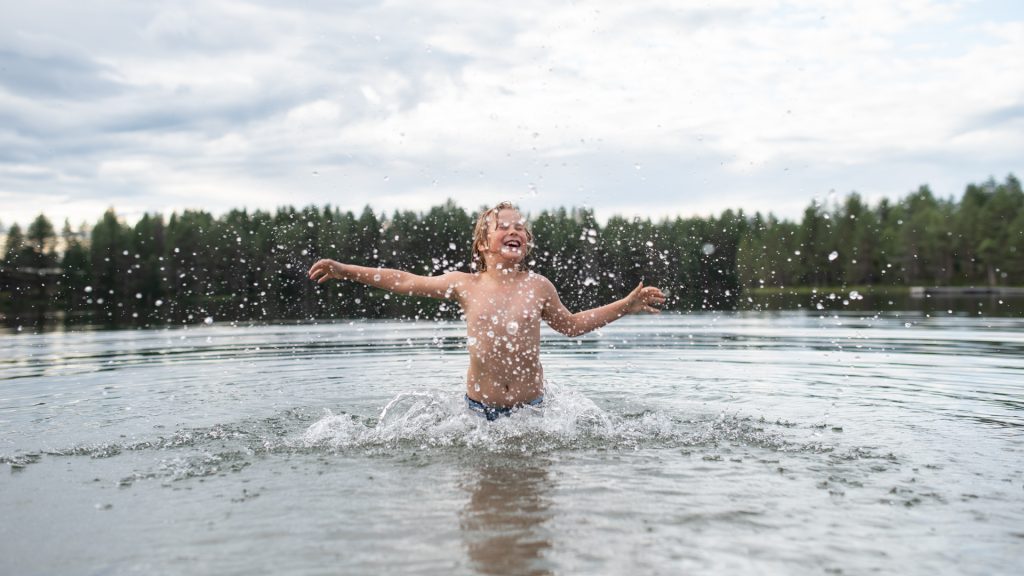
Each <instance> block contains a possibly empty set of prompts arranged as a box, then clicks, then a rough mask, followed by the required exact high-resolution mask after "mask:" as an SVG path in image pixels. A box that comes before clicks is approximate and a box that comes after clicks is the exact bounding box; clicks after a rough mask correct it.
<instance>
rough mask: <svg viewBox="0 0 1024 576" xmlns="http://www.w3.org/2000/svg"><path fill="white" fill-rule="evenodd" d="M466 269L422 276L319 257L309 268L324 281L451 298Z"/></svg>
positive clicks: (312, 276) (313, 278)
mask: <svg viewBox="0 0 1024 576" xmlns="http://www.w3.org/2000/svg"><path fill="white" fill-rule="evenodd" d="M464 276H466V273H465V272H448V273H446V274H441V275H440V276H420V275H418V274H412V273H410V272H405V271H403V270H395V269H392V268H369V267H367V266H356V265H355V264H342V263H341V262H338V261H336V260H328V259H324V260H318V261H317V262H316V264H313V267H312V268H310V269H309V279H310V280H316V282H317V284H322V283H324V282H326V281H328V280H330V279H331V278H334V279H336V280H351V281H353V282H360V283H362V284H366V285H368V286H373V287H376V288H383V289H384V290H390V291H392V292H397V293H400V294H408V295H410V296H425V297H428V298H452V297H454V296H457V293H456V291H457V290H458V288H459V286H461V285H462V283H463V280H464Z"/></svg>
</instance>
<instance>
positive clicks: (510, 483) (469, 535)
mask: <svg viewBox="0 0 1024 576" xmlns="http://www.w3.org/2000/svg"><path fill="white" fill-rule="evenodd" d="M548 466H549V462H547V460H546V459H545V458H537V459H530V458H526V457H524V458H512V459H511V460H509V459H506V458H504V457H502V458H500V459H495V458H493V457H488V456H487V455H485V456H483V457H482V458H481V461H480V462H479V463H478V464H477V465H476V466H473V467H472V468H471V469H470V470H469V471H468V472H467V474H466V480H465V486H466V488H467V490H468V491H469V501H468V502H466V506H465V507H464V508H463V510H462V512H461V514H460V521H459V527H460V528H461V531H462V538H463V541H464V542H465V546H466V551H467V553H468V555H469V559H470V562H471V564H472V566H473V567H474V568H475V569H476V570H477V571H479V573H481V574H494V575H505V574H529V575H531V576H544V575H547V574H552V571H551V566H550V563H549V561H547V560H546V558H545V555H546V553H547V552H548V551H549V550H550V549H551V536H550V534H549V533H548V532H549V529H550V528H549V526H548V524H549V522H550V520H551V518H552V516H553V511H552V502H551V492H552V489H553V482H552V480H551V478H550V477H549V473H548Z"/></svg>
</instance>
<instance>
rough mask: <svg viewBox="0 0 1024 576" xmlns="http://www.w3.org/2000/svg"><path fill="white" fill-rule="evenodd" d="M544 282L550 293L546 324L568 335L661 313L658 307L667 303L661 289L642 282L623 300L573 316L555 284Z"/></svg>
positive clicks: (544, 313)
mask: <svg viewBox="0 0 1024 576" xmlns="http://www.w3.org/2000/svg"><path fill="white" fill-rule="evenodd" d="M544 282H545V285H546V291H547V294H546V296H547V298H546V299H545V303H544V310H543V312H542V315H543V318H544V321H545V322H547V323H548V325H549V326H551V327H552V328H554V329H555V330H556V331H557V332H561V333H562V334H565V335H566V336H579V335H581V334H586V333H587V332H590V331H591V330H596V329H598V328H600V327H601V326H604V325H606V324H609V323H611V322H614V321H615V320H618V319H619V318H622V317H623V316H625V315H626V314H636V313H639V312H647V313H650V314H658V313H659V312H661V310H660V309H659V308H657V306H661V305H663V304H664V303H665V295H664V294H663V293H662V292H661V290H660V289H658V288H655V287H654V286H644V283H643V282H640V284H638V285H637V287H636V288H634V289H633V291H632V292H630V293H629V295H628V296H626V297H625V298H623V299H621V300H617V301H615V302H612V303H611V304H605V305H604V306H600V307H598V308H592V309H590V310H584V311H582V312H577V313H575V314H573V313H572V312H570V311H569V309H568V308H566V307H565V305H564V304H562V300H561V299H560V298H559V297H558V291H557V290H555V286H554V284H552V283H551V282H550V281H549V280H547V279H546V278H545V279H544Z"/></svg>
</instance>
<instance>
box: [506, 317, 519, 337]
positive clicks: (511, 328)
mask: <svg viewBox="0 0 1024 576" xmlns="http://www.w3.org/2000/svg"><path fill="white" fill-rule="evenodd" d="M505 331H506V332H508V333H509V334H511V335H513V336H514V335H515V333H516V332H519V323H518V322H516V321H515V320H509V321H508V324H505Z"/></svg>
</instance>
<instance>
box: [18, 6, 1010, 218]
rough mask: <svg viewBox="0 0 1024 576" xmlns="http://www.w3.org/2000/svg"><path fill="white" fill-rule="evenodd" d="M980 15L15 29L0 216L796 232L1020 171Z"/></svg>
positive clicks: (154, 13)
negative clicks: (469, 218) (312, 211)
mask: <svg viewBox="0 0 1024 576" xmlns="http://www.w3.org/2000/svg"><path fill="white" fill-rule="evenodd" d="M978 9H979V8H978V5H977V4H974V3H966V2H935V1H931V0H912V1H908V2H903V3H898V4H892V3H890V2H883V1H880V0H870V1H865V2H857V3H849V2H839V1H838V0H836V1H827V2H822V1H813V2H812V1H810V0H793V1H782V0H776V1H773V2H754V1H753V0H749V1H747V0H734V1H728V2H717V3H715V4H713V5H712V7H708V6H707V4H706V3H703V2H686V3H679V2H659V1H653V0H651V1H644V2H633V3H601V2H598V3H590V4H552V3H547V2H545V3H541V2H528V3H526V4H522V3H520V4H517V5H516V6H515V7H503V6H501V5H489V4H488V5H483V4H466V3H462V2H433V3H429V4H423V3H409V2H394V3H392V2H388V3H372V2H365V3H359V4H353V5H348V6H345V7H340V8H339V7H337V6H336V5H335V4H334V3H316V2H314V3H306V4H303V5H302V6H301V7H299V6H294V5H291V4H288V3H283V2H281V3H278V2H244V1H241V0H234V1H226V2H202V3H198V2H188V3H175V4H169V5H168V4H165V5H148V4H138V3H129V2H114V3H108V4H107V5H106V7H105V8H102V9H101V8H97V7H95V6H91V7H83V6H82V5H79V4H71V3H67V5H66V10H54V9H53V8H52V7H50V8H48V9H43V8H38V7H35V6H34V5H33V6H27V7H26V8H25V9H24V10H21V9H19V11H18V13H17V14H16V15H14V16H13V17H12V18H11V19H9V20H7V21H6V22H5V23H3V24H0V38H5V39H7V40H4V41H0V55H2V58H3V59H4V60H3V62H0V64H2V65H6V66H9V67H10V69H11V70H17V74H13V73H12V74H7V75H5V76H0V120H4V122H3V123H2V125H3V126H5V128H3V129H0V148H2V150H0V190H4V191H6V193H7V194H6V195H5V196H0V212H2V213H3V216H2V220H4V221H5V223H9V222H10V221H11V220H18V221H27V220H29V219H31V218H32V217H33V216H34V214H35V213H37V212H38V210H40V209H42V208H43V205H41V204H40V205H39V206H33V205H32V204H33V203H31V202H24V201H22V200H23V199H24V198H45V199H46V204H45V208H46V211H47V213H49V214H51V215H52V216H54V217H56V218H61V217H63V216H64V215H73V216H74V217H73V220H80V219H83V218H84V219H89V220H92V219H95V218H96V217H98V216H99V214H100V213H101V212H102V209H103V208H105V207H106V206H107V205H110V204H113V205H114V206H116V207H117V208H118V209H119V210H121V209H122V207H124V210H125V211H126V212H129V211H130V212H139V213H141V211H144V210H163V211H166V210H167V209H168V207H175V208H181V207H190V208H206V209H210V210H214V211H223V210H226V209H228V208H231V207H242V206H248V207H250V208H257V207H260V208H269V209H272V208H274V207H276V206H278V205H280V204H284V203H292V204H299V205H302V204H308V203H318V204H325V203H328V202H330V203H332V204H335V205H340V206H341V207H343V208H350V209H354V210H358V209H360V208H361V207H362V206H363V205H364V204H367V203H370V204H372V205H373V206H374V207H376V208H378V209H380V210H387V211H390V210H392V209H394V208H410V207H415V208H417V209H423V208H426V207H429V206H431V205H435V204H437V203H439V202H442V201H444V199H445V198H447V197H452V198H454V199H455V200H456V201H458V202H459V203H460V204H462V205H463V206H465V207H467V208H472V207H476V206H477V205H478V204H480V203H485V202H489V201H490V200H491V199H494V198H512V199H516V200H519V201H520V202H522V203H523V204H524V206H527V207H529V208H533V209H535V210H536V209H540V208H543V207H553V206H557V205H580V204H589V205H592V206H594V207H595V208H597V209H598V212H599V213H603V212H604V213H607V214H605V216H607V215H610V212H612V211H614V210H619V209H621V210H623V211H630V212H638V213H639V212H645V213H648V214H650V215H652V216H653V217H655V218H657V217H659V216H660V215H662V214H667V215H674V214H677V213H679V214H683V215H690V214H694V213H701V214H706V213H708V212H717V211H720V210H722V209H724V208H727V207H744V208H746V209H747V210H748V211H754V210H762V211H767V210H775V211H777V212H780V213H783V214H784V215H787V216H795V215H798V214H799V211H800V209H801V208H802V207H803V206H806V204H807V203H808V202H809V201H810V199H811V198H813V197H815V196H820V195H822V194H825V193H827V191H828V190H830V189H837V190H839V191H840V192H842V193H845V192H846V191H848V190H852V189H857V190H859V191H861V192H862V193H864V194H865V195H866V196H868V197H877V196H878V195H881V194H885V195H898V194H902V193H904V192H905V191H908V190H910V189H911V188H913V187H916V186H917V185H918V184H920V183H922V182H930V183H932V184H933V188H935V189H936V190H937V191H939V192H940V193H942V194H947V195H948V194H955V193H959V192H960V190H961V189H962V187H963V185H964V184H966V183H967V182H971V181H978V180H982V179H984V178H986V177H987V176H989V175H990V174H994V175H996V176H1002V175H1003V174H1005V173H1007V172H1011V171H1016V172H1018V174H1019V173H1020V171H1021V160H1020V159H1021V158H1024V137H1022V136H1021V134H1024V132H1022V131H1021V130H1020V127H1021V114H1020V112H1019V110H1021V109H1024V108H1022V107H1024V70H1022V67H1024V62H1022V60H1021V59H1020V58H1019V56H1017V55H1018V54H1021V53H1024V45H1022V44H1024V17H1022V16H1021V15H1020V14H1015V15H1007V14H1001V15H999V16H1000V17H1001V21H996V20H995V19H994V18H993V17H992V15H991V14H987V13H981V12H978ZM10 39H13V40H10ZM951 156H953V157H955V158H956V162H950V157H951ZM99 205H102V208H99V209H97V208H95V206H99ZM90 210H91V211H92V212H89V211H90Z"/></svg>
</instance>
